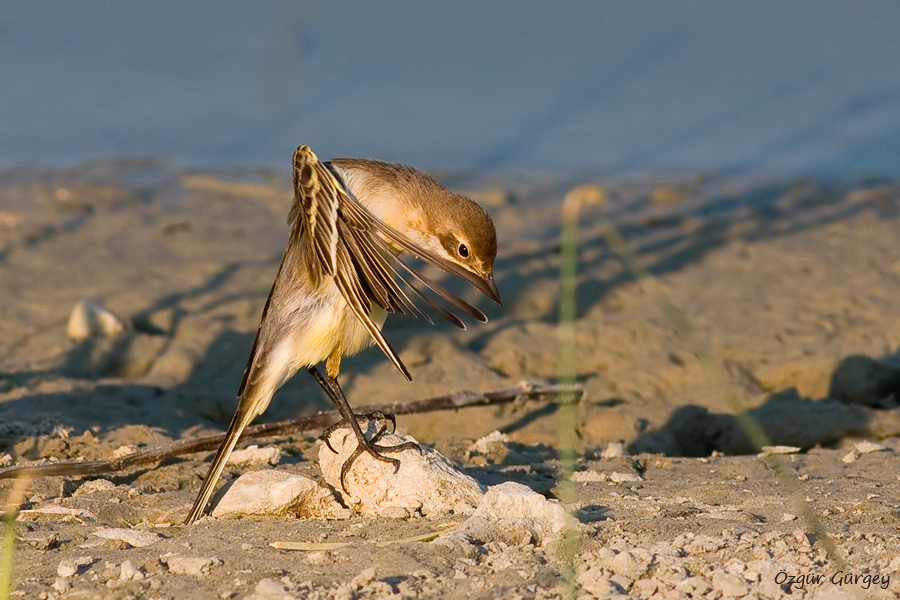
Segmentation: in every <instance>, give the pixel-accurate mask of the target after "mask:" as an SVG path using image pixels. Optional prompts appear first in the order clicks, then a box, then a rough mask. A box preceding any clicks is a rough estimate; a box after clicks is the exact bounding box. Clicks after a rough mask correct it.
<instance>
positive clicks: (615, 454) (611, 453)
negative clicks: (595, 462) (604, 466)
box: [600, 442, 628, 458]
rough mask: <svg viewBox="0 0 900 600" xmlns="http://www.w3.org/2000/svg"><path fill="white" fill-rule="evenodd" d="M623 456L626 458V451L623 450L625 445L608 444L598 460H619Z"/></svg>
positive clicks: (619, 443)
mask: <svg viewBox="0 0 900 600" xmlns="http://www.w3.org/2000/svg"><path fill="white" fill-rule="evenodd" d="M623 456H628V451H627V450H625V444H623V443H622V442H610V443H609V444H607V446H606V448H604V449H603V451H602V452H601V453H600V458H621V457H623Z"/></svg>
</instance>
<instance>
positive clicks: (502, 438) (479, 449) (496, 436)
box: [466, 429, 509, 460]
mask: <svg viewBox="0 0 900 600" xmlns="http://www.w3.org/2000/svg"><path fill="white" fill-rule="evenodd" d="M508 443H509V436H508V435H506V434H505V433H500V432H499V431H498V430H496V429H495V430H494V431H492V432H490V433H489V434H487V435H486V436H484V437H483V438H480V439H478V440H475V441H474V442H473V443H472V445H471V446H469V447H468V448H467V449H466V460H470V459H471V458H472V456H475V455H477V454H491V452H494V451H495V450H496V449H497V447H498V446H501V447H503V446H506V444H508Z"/></svg>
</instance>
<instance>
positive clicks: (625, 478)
mask: <svg viewBox="0 0 900 600" xmlns="http://www.w3.org/2000/svg"><path fill="white" fill-rule="evenodd" d="M609 480H610V481H612V482H613V483H627V482H629V481H643V480H644V478H643V477H641V476H640V475H638V474H637V473H615V472H614V473H610V475H609Z"/></svg>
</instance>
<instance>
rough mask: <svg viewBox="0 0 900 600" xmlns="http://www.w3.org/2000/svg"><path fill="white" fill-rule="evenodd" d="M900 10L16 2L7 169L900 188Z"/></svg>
mask: <svg viewBox="0 0 900 600" xmlns="http://www.w3.org/2000/svg"><path fill="white" fill-rule="evenodd" d="M898 22H900V4H898V3H897V2H895V1H893V0H885V1H872V2H867V3H865V5H864V6H862V5H859V4H857V3H851V2H842V1H831V0H828V1H825V0H811V1H801V2H790V3H785V2H780V1H761V2H753V3H722V2H714V1H707V2H672V3H633V2H620V3H608V2H602V3H601V2H596V3H585V2H572V1H561V2H555V3H553V4H552V5H550V4H548V3H547V2H546V1H543V0H542V1H536V0H512V1H493V2H477V1H461V2H452V3H411V2H396V1H386V2H367V1H362V0H357V1H348V0H343V1H338V2H315V1H281V2H265V3H244V2H231V1H218V2H184V1H178V2H174V1H172V2H140V3H114V2H78V3H68V2H39V3H35V2H30V1H8V2H4V5H3V10H2V11H0V81H2V82H3V83H2V85H0V167H13V166H20V165H23V164H32V165H39V166H67V165H73V164H78V163H80V162H82V161H86V160H94V159H107V158H111V157H123V156H125V157H130V156H150V157H156V158H164V159H169V160H171V161H173V162H175V163H177V164H182V165H190V166H198V167H204V166H206V167H209V166H213V167H222V166H234V165H246V166H266V167H274V168H277V169H284V170H285V171H287V167H288V164H287V163H288V160H289V158H290V156H291V152H292V150H293V149H294V148H295V147H296V146H297V145H298V144H301V143H305V144H309V145H311V146H312V147H313V148H314V149H315V150H316V151H317V152H318V153H319V155H320V156H323V157H332V156H372V157H379V158H383V159H387V160H395V161H400V162H405V163H410V164H414V165H417V166H420V167H424V168H429V167H438V168H441V169H451V170H481V171H484V170H488V171H500V172H528V173H534V174H541V173H554V174H563V175H565V174H579V173H590V174H611V173H616V174H628V173H647V172H666V171H669V172H671V171H691V172H696V171H698V170H703V171H714V172H725V173H748V172H749V173H769V174H791V175H793V174H813V175H848V174H851V175H865V174H873V173H874V174H882V175H897V174H900V160H898V159H900V69H898V68H897V57H898V56H900V36H898V35H897V23H898Z"/></svg>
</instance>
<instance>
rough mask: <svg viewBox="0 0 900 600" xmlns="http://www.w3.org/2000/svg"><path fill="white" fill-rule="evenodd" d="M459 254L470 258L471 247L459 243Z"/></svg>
mask: <svg viewBox="0 0 900 600" xmlns="http://www.w3.org/2000/svg"><path fill="white" fill-rule="evenodd" d="M459 255H460V256H462V257H463V258H469V248H468V246H466V245H465V244H460V245H459Z"/></svg>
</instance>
